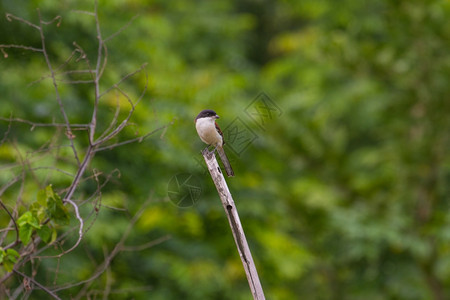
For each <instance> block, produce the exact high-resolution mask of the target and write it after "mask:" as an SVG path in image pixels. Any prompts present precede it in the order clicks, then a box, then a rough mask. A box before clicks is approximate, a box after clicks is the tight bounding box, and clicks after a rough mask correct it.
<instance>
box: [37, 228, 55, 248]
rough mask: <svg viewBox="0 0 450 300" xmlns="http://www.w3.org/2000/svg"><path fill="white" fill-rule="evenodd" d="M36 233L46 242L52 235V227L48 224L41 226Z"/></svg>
mask: <svg viewBox="0 0 450 300" xmlns="http://www.w3.org/2000/svg"><path fill="white" fill-rule="evenodd" d="M37 233H38V235H39V237H40V238H41V239H42V240H43V241H44V242H45V243H47V244H48V242H49V241H50V239H51V237H52V229H51V228H50V227H48V226H42V227H41V228H40V229H38V230H37Z"/></svg>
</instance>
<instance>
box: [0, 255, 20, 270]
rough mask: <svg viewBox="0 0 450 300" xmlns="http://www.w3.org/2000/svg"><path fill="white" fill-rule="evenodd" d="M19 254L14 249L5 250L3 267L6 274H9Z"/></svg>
mask: <svg viewBox="0 0 450 300" xmlns="http://www.w3.org/2000/svg"><path fill="white" fill-rule="evenodd" d="M19 256H20V255H19V253H18V252H17V251H16V250H14V249H8V250H6V255H5V256H4V258H3V267H4V268H5V270H6V271H7V272H11V271H12V270H13V268H14V264H15V263H16V262H17V259H18V258H19Z"/></svg>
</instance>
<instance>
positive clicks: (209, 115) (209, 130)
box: [195, 109, 234, 177]
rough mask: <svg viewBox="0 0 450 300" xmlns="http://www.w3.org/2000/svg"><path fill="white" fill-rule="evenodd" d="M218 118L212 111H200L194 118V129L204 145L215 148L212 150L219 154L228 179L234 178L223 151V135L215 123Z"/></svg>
mask: <svg viewBox="0 0 450 300" xmlns="http://www.w3.org/2000/svg"><path fill="white" fill-rule="evenodd" d="M219 118H220V117H219V116H218V115H217V113H216V112H215V111H214V110H212V109H205V110H202V111H201V112H200V113H199V114H198V115H197V117H196V118H195V129H197V133H198V136H199V137H200V139H201V140H202V141H203V142H204V143H205V144H207V145H208V146H214V147H215V148H214V150H217V153H219V156H220V160H222V164H223V166H224V167H225V171H226V173H227V175H228V177H232V176H234V171H233V168H231V164H230V161H229V160H228V157H227V155H226V154H225V150H224V149H223V145H225V141H224V139H223V133H222V130H220V127H219V125H218V124H217V122H216V120H217V119H219ZM213 152H214V151H213Z"/></svg>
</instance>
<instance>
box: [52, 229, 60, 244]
mask: <svg viewBox="0 0 450 300" xmlns="http://www.w3.org/2000/svg"><path fill="white" fill-rule="evenodd" d="M52 229H53V232H52V239H51V240H50V243H53V242H54V241H56V237H57V236H58V233H57V232H56V229H55V228H54V227H53V228H52Z"/></svg>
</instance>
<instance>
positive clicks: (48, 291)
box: [13, 269, 61, 299]
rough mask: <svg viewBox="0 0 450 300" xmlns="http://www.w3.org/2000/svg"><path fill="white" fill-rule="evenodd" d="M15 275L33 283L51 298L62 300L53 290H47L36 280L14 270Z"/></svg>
mask: <svg viewBox="0 0 450 300" xmlns="http://www.w3.org/2000/svg"><path fill="white" fill-rule="evenodd" d="M13 272H14V273H16V274H17V275H20V276H22V277H23V278H25V279H26V280H28V281H30V282H32V283H33V284H35V285H37V286H38V287H39V288H40V289H41V290H43V291H44V292H46V293H47V294H49V295H50V296H52V297H53V298H54V299H61V298H59V297H58V295H56V294H55V293H54V292H52V291H51V290H49V289H48V288H46V287H45V286H43V285H42V284H40V283H39V282H37V281H36V280H35V279H34V278H32V277H30V276H28V275H25V274H24V273H22V272H19V271H17V270H15V269H14V270H13Z"/></svg>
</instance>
